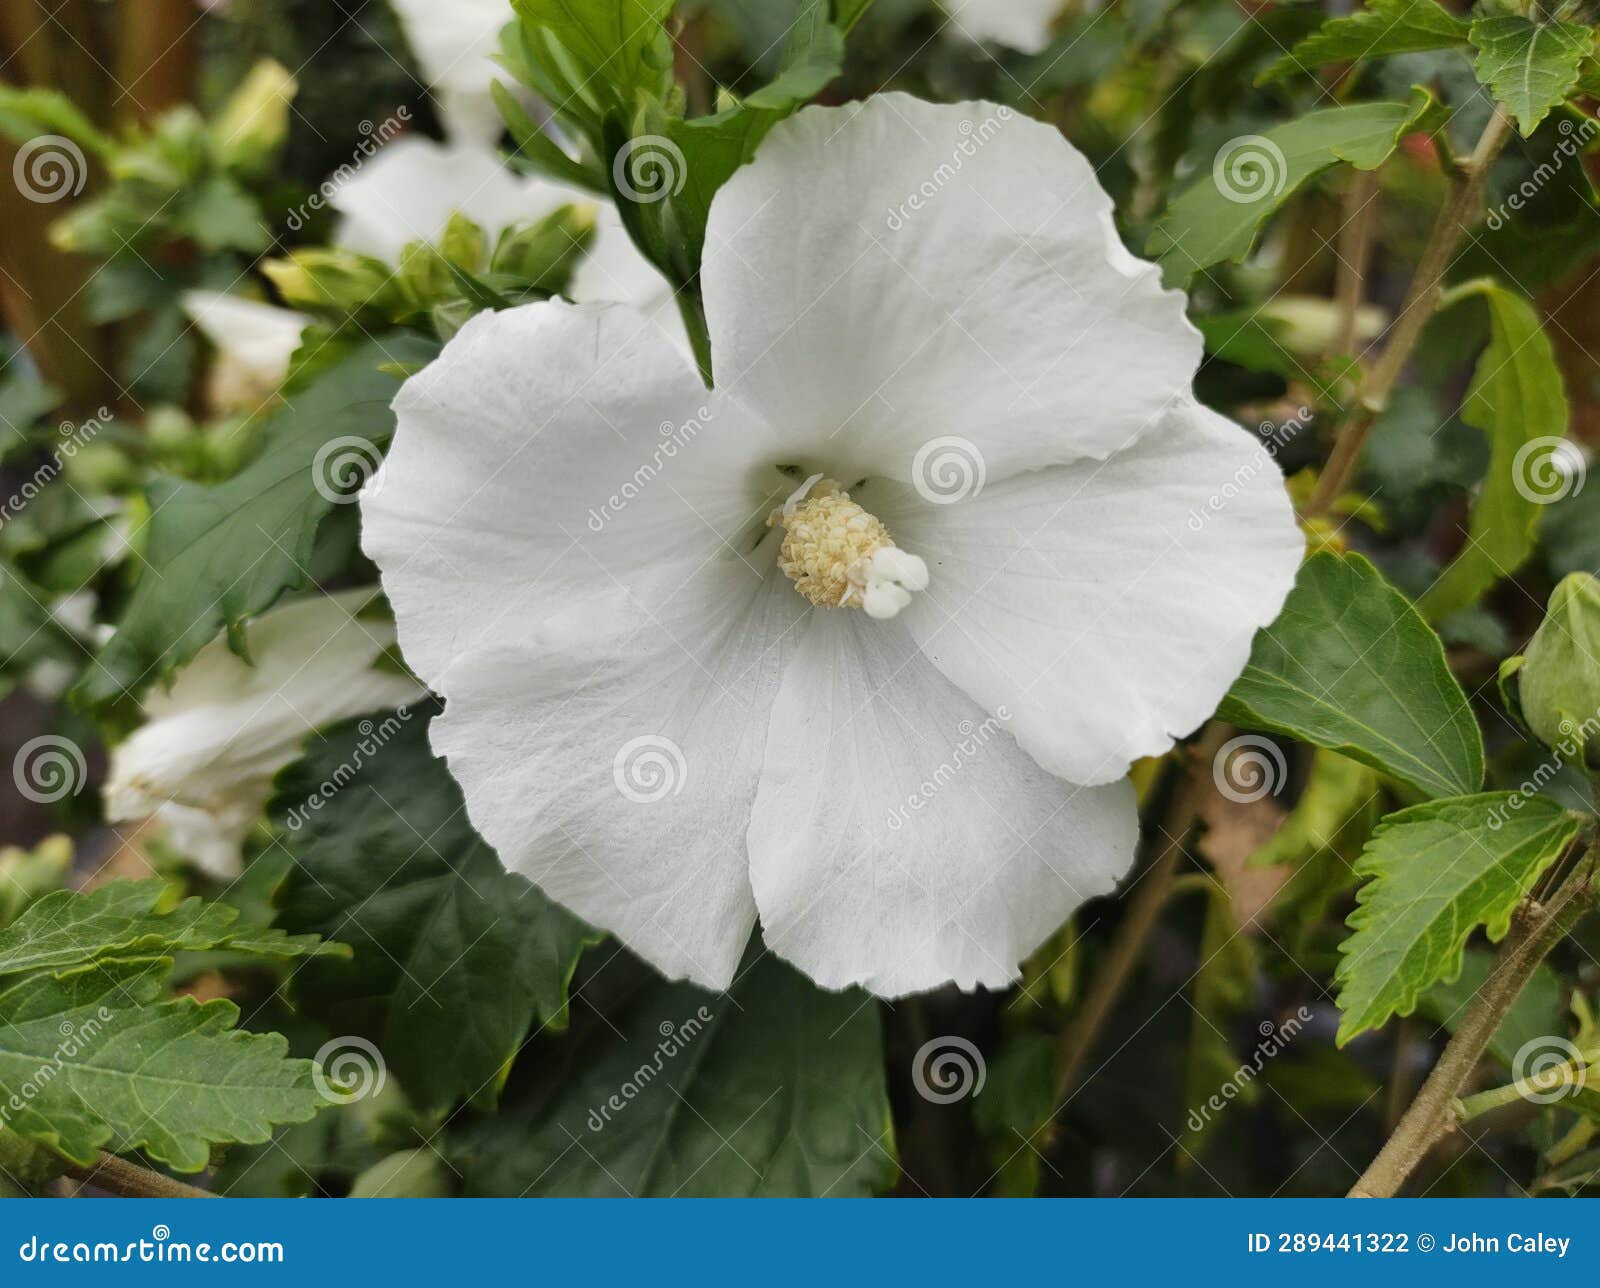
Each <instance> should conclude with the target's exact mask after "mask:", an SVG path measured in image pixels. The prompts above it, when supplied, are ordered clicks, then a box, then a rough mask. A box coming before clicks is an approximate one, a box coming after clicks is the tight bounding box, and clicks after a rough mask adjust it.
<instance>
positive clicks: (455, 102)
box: [390, 0, 511, 143]
mask: <svg viewBox="0 0 1600 1288" xmlns="http://www.w3.org/2000/svg"><path fill="white" fill-rule="evenodd" d="M390 4H391V5H392V6H393V8H394V11H395V15H396V17H398V18H399V19H400V26H401V29H402V30H403V31H404V32H405V37H406V43H407V44H408V45H410V46H411V52H412V53H413V54H414V55H415V56H416V59H417V64H418V68H419V70H420V71H421V72H422V75H423V77H424V78H425V79H426V80H427V82H428V88H429V90H430V91H432V93H433V96H434V101H435V102H436V103H437V104H438V107H439V114H440V115H441V116H442V117H443V118H444V123H445V128H446V129H447V130H448V131H449V132H450V133H451V134H453V135H459V136H462V137H466V138H473V139H478V140H481V141H483V142H488V143H492V142H493V141H494V140H495V139H496V138H498V137H499V135H500V132H501V131H502V130H503V129H504V128H505V126H504V125H503V124H502V123H501V120H500V112H499V110H498V109H497V108H496V107H495V105H494V98H493V97H492V95H491V93H490V90H489V86H490V85H491V84H492V83H493V82H494V80H495V78H496V76H497V75H498V76H499V78H500V79H501V80H509V79H510V78H509V77H507V76H506V74H505V72H504V71H503V70H502V69H501V68H500V67H499V65H498V64H496V63H495V62H494V61H493V59H494V55H495V53H496V52H497V51H498V50H499V48H500V29H501V28H502V27H504V26H505V25H506V23H508V22H510V21H511V6H510V4H509V3H508V0H390Z"/></svg>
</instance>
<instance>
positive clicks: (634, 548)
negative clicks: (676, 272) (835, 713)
mask: <svg viewBox="0 0 1600 1288" xmlns="http://www.w3.org/2000/svg"><path fill="white" fill-rule="evenodd" d="M394 408H395V415H396V422H397V423H396V429H395V436H394V442H393V445H392V446H391V447H390V449H389V455H388V458H387V460H386V461H385V462H384V466H383V469H382V470H381V471H380V472H379V473H378V474H377V475H375V476H374V477H373V479H372V480H371V482H369V484H368V485H367V488H366V489H365V491H364V492H363V493H362V498H361V514H362V546H363V549H365V550H366V552H367V554H368V555H369V556H370V557H371V558H372V559H373V560H374V561H375V562H376V563H377V564H378V567H379V568H380V569H381V570H382V574H383V586H384V590H385V591H386V592H387V593H388V595H389V598H390V601H391V602H392V603H393V604H394V607H395V613H396V616H397V618H398V620H399V623H400V643H401V648H402V649H403V651H404V653H405V657H406V660H407V662H408V663H409V664H410V665H411V666H413V667H415V668H416V670H417V673H418V674H419V675H421V676H422V678H423V679H425V680H427V681H428V682H429V683H431V684H435V685H436V686H437V682H438V680H439V678H440V676H441V675H442V674H443V673H444V671H445V669H446V668H447V667H448V666H449V665H450V664H451V663H452V662H453V661H454V660H455V659H456V658H457V657H459V656H460V655H461V654H463V653H466V652H469V651H474V650H481V649H485V648H490V647H493V646H495V645H497V644H511V645H515V644H520V643H521V642H522V641H523V640H524V639H525V637H526V633H527V632H528V630H529V629H530V628H532V627H533V626H536V625H537V624H538V623H539V622H541V621H543V620H544V619H545V618H547V617H549V616H551V615H552V614H554V613H557V612H572V611H576V608H575V606H581V605H583V604H585V603H588V602H591V601H594V602H595V603H596V604H597V605H598V608H597V611H601V612H604V611H606V610H605V608H604V605H606V604H612V605H615V606H621V605H622V604H623V603H624V602H625V601H628V600H633V601H635V603H636V605H639V606H642V607H643V608H644V609H645V611H656V610H658V609H659V608H660V607H661V605H662V604H663V603H664V602H665V600H667V599H669V598H670V597H671V596H672V595H673V594H674V593H675V579H676V577H677V576H678V575H679V574H677V573H673V574H671V575H667V574H666V571H665V570H670V569H674V568H676V567H677V566H678V565H680V564H683V565H687V566H688V567H689V568H691V569H692V568H694V567H696V566H698V565H699V564H701V563H703V562H705V561H706V560H709V559H713V558H720V559H725V560H732V561H738V560H740V559H741V558H745V557H748V555H749V550H750V548H752V547H753V546H754V544H755V540H756V539H757V538H758V537H759V535H760V534H761V533H762V531H763V529H762V528H761V524H762V522H763V521H764V520H765V518H766V515H767V512H768V509H770V507H771V505H772V504H775V503H776V500H781V499H782V498H781V496H780V495H777V494H776V493H774V494H773V495H772V496H768V497H764V496H763V495H762V494H760V493H759V492H756V491H752V489H751V487H750V485H749V480H750V477H751V473H752V471H753V469H754V467H755V464H756V463H757V462H758V461H759V460H760V459H761V458H762V454H763V452H770V451H771V450H772V435H771V431H770V430H768V429H767V427H766V426H764V425H762V424H761V423H759V422H756V421H753V420H752V419H751V418H750V417H749V416H748V415H747V414H746V413H744V412H743V411H742V410H741V409H740V408H738V407H737V406H734V405H733V404H731V403H729V402H728V401H727V400H725V399H721V398H719V397H718V396H717V395H715V394H711V393H708V392H707V390H706V388H705V386H704V385H703V384H701V382H700V378H699V376H698V375H697V374H696V372H695V370H694V367H693V365H692V364H691V363H690V361H689V360H688V358H687V357H685V356H684V354H683V353H682V352H681V351H680V350H679V349H677V348H676V347H675V346H673V345H672V344H671V343H670V342H669V341H668V340H666V339H665V338H664V337H663V336H662V335H661V333H660V331H659V330H658V329H657V328H656V327H655V326H654V325H653V324H652V323H650V322H649V321H648V320H647V319H646V318H644V317H642V316H641V315H640V314H638V313H635V312H634V311H632V310H631V309H626V308H623V307H621V306H618V305H611V306H604V305H571V304H565V303H562V302H560V301H548V302H544V303H540V304H530V305H527V306H525V307H523V308H519V309H508V310H506V311H504V312H500V313H480V314H478V316H476V317H475V318H473V319H472V320H471V321H470V322H469V323H467V325H466V326H465V327H463V328H462V329H461V331H460V333H459V334H458V335H456V336H455V338H454V339H452V340H451V342H450V343H449V344H448V345H446V346H445V349H444V352H443V353H441V354H440V356H439V357H438V359H437V360H435V361H434V362H433V363H432V364H430V365H429V366H428V367H427V368H426V369H425V370H424V371H422V372H421V373H420V374H418V375H416V376H414V377H412V378H411V379H410V380H408V381H407V382H406V384H405V386H404V387H403V388H402V389H401V391H400V394H399V396H398V397H397V398H396V399H395V403H394ZM663 577H664V580H663ZM787 584H788V583H785V585H786V586H787ZM796 598H798V597H796Z"/></svg>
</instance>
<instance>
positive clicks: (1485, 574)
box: [1417, 282, 1570, 622]
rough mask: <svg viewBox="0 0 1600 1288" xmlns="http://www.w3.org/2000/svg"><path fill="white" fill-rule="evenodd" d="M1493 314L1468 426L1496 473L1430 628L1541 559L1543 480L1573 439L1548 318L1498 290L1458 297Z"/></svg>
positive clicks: (1482, 286)
mask: <svg viewBox="0 0 1600 1288" xmlns="http://www.w3.org/2000/svg"><path fill="white" fill-rule="evenodd" d="M1468 295H1482V296H1483V297H1484V299H1485V300H1486V301H1487V303H1488V305H1489V323H1490V339H1489V346H1488V348H1486V349H1485V350H1484V351H1483V356H1482V357H1480V358H1479V359H1478V366H1477V369H1476V370H1475V371H1474V372H1473V376H1472V385H1471V388H1469V389H1468V391H1467V398H1466V402H1465V403H1463V404H1462V408H1461V416H1462V419H1463V420H1465V421H1467V423H1468V424H1471V425H1475V426H1477V427H1478V428H1479V429H1481V430H1483V431H1484V433H1485V434H1487V435H1488V436H1489V444H1490V454H1489V468H1488V472H1487V474H1485V476H1484V480H1483V485H1482V488H1481V489H1480V491H1479V493H1478V498H1477V501H1476V502H1475V503H1474V505H1473V507H1472V519H1471V524H1470V527H1469V531H1468V538H1467V544H1466V546H1465V548H1464V549H1463V550H1462V552H1461V554H1460V555H1458V556H1457V557H1456V559H1455V561H1454V562H1453V563H1452V564H1451V565H1450V566H1449V567H1448V568H1447V569H1446V570H1445V572H1444V575H1443V576H1442V577H1440V578H1439V580H1438V581H1436V582H1435V583H1434V584H1433V585H1432V586H1430V587H1429V588H1428V590H1427V592H1426V593H1425V594H1424V595H1423V596H1422V598H1421V599H1420V600H1418V601H1417V607H1418V609H1419V610H1420V611H1421V613H1422V615H1423V616H1424V617H1426V618H1427V619H1428V620H1429V621H1433V622H1436V621H1439V620H1440V619H1442V618H1445V617H1448V616H1450V614H1452V613H1456V612H1460V611H1461V610H1462V609H1464V608H1470V607H1471V606H1472V605H1473V604H1475V603H1477V602H1478V600H1479V599H1481V598H1482V597H1483V594H1484V592H1485V591H1487V590H1488V589H1489V588H1490V587H1491V586H1493V585H1494V584H1495V583H1496V582H1497V581H1499V580H1500V579H1501V578H1503V577H1509V576H1510V575H1511V574H1512V573H1514V572H1516V571H1517V569H1518V568H1520V567H1522V565H1523V564H1524V563H1525V562H1527V559H1528V557H1529V556H1530V555H1531V554H1532V553H1533V550H1534V545H1535V539H1536V534H1537V531H1538V526H1539V519H1540V517H1541V515H1542V514H1543V512H1544V505H1543V501H1544V500H1545V499H1546V498H1545V497H1543V496H1542V495H1541V493H1540V491H1539V490H1538V489H1539V484H1540V477H1541V471H1542V470H1544V469H1545V468H1547V467H1549V466H1551V465H1553V464H1554V462H1553V461H1552V460H1551V459H1549V458H1550V456H1551V454H1552V452H1554V451H1555V450H1557V445H1558V444H1559V442H1560V440H1562V439H1563V438H1564V437H1565V435H1566V432H1567V422H1568V420H1569V416H1570V413H1569V411H1568V408H1567V397H1566V393H1565V391H1564V389H1563V386H1562V379H1561V369H1560V367H1559V366H1557V365H1556V357H1555V351H1554V349H1552V348H1551V345H1550V340H1549V338H1548V337H1547V336H1546V335H1545V333H1544V328H1543V327H1542V326H1541V325H1540V323H1539V315H1538V314H1537V313H1536V312H1535V311H1534V308H1533V306H1532V305H1531V304H1529V303H1528V301H1527V300H1525V299H1524V298H1523V297H1522V296H1520V295H1517V294H1515V293H1514V292H1512V291H1508V290H1506V289H1505V288H1504V287H1503V286H1500V285H1498V284H1497V283H1494V282H1473V283H1469V284H1468V285H1466V286H1465V287H1462V288H1458V290H1457V291H1456V292H1455V293H1454V298H1456V299H1460V298H1464V297H1466V296H1468Z"/></svg>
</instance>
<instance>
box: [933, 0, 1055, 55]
mask: <svg viewBox="0 0 1600 1288" xmlns="http://www.w3.org/2000/svg"><path fill="white" fill-rule="evenodd" d="M1064 7H1065V6H1064V4H1063V0H944V9H945V13H946V15H947V16H948V17H949V19H950V24H949V26H948V28H947V30H948V31H950V32H951V33H952V34H954V35H956V36H959V37H960V38H961V39H963V40H967V41H971V42H972V43H973V44H988V43H993V44H997V45H1005V46H1007V47H1008V48H1011V49H1016V50H1020V51H1021V52H1022V53H1025V54H1037V53H1039V52H1040V51H1041V50H1043V49H1044V48H1045V46H1047V45H1048V44H1049V43H1050V34H1051V27H1052V26H1053V25H1054V23H1055V20H1056V19H1057V18H1059V17H1060V16H1061V10H1062V9H1063V8H1064Z"/></svg>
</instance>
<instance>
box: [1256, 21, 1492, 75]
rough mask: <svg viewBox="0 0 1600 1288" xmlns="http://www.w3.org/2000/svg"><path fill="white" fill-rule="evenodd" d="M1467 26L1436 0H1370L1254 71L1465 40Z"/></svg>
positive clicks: (1297, 70) (1303, 69) (1302, 69)
mask: <svg viewBox="0 0 1600 1288" xmlns="http://www.w3.org/2000/svg"><path fill="white" fill-rule="evenodd" d="M1469 29H1470V24H1468V23H1466V22H1463V21H1462V20H1461V19H1460V18H1457V17H1456V16H1455V15H1454V14H1453V13H1451V12H1450V11H1449V10H1448V9H1445V8H1444V7H1442V6H1441V5H1440V4H1439V3H1438V0H1367V5H1366V7H1365V8H1362V9H1357V10H1356V11H1355V12H1354V13H1352V14H1350V15H1348V16H1347V17H1343V18H1330V19H1329V20H1328V21H1327V22H1325V23H1323V24H1322V26H1321V27H1320V28H1318V29H1317V30H1316V31H1314V32H1312V33H1311V35H1309V36H1307V37H1305V39H1303V40H1301V41H1300V42H1299V43H1298V44H1296V45H1295V46H1294V48H1293V49H1291V50H1290V51H1289V52H1288V53H1287V54H1285V55H1284V56H1283V57H1282V58H1280V59H1278V61H1277V62H1275V63H1273V64H1272V66H1270V67H1268V68H1267V70H1266V71H1264V72H1262V73H1261V75H1259V76H1258V77H1256V84H1257V85H1267V84H1270V83H1272V82H1273V81H1279V80H1286V79H1288V78H1289V77H1291V76H1295V75H1301V74H1304V75H1310V74H1312V73H1313V72H1315V71H1316V70H1317V69H1318V68H1319V67H1321V66H1323V65H1324V64H1325V63H1359V62H1364V61H1365V60H1366V59H1368V58H1383V57H1385V56H1387V55H1389V54H1412V53H1418V52H1420V51H1422V50H1425V49H1449V48H1451V47H1452V46H1455V45H1465V44H1466V43H1467V32H1468V30H1469Z"/></svg>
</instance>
